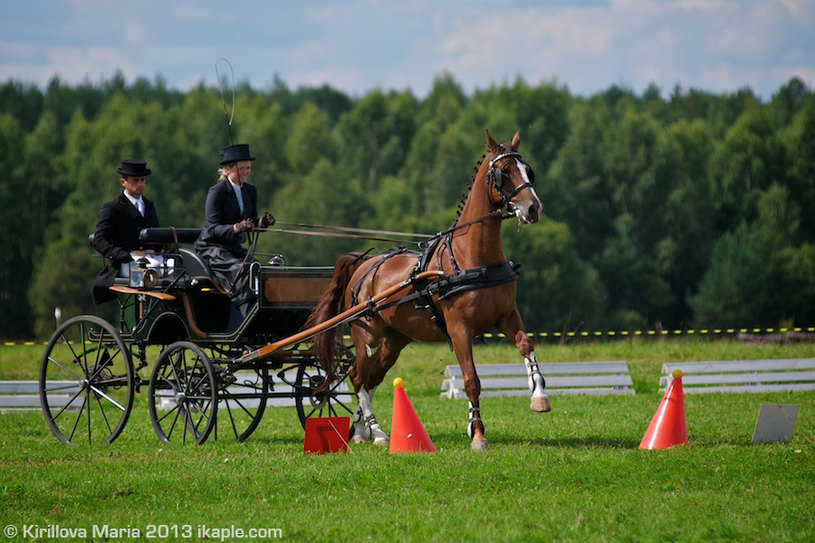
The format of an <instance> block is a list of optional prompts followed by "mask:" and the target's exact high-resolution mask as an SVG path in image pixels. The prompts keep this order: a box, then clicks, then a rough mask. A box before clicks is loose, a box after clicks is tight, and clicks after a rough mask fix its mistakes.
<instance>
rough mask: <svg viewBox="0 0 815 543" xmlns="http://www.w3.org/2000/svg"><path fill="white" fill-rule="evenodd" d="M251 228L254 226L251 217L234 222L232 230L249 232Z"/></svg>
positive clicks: (237, 232) (238, 232)
mask: <svg viewBox="0 0 815 543" xmlns="http://www.w3.org/2000/svg"><path fill="white" fill-rule="evenodd" d="M253 228H255V223H254V222H253V221H252V219H243V220H242V221H241V222H238V223H235V225H234V226H233V227H232V230H233V231H234V232H235V233H236V234H240V233H241V232H251V231H252V229H253Z"/></svg>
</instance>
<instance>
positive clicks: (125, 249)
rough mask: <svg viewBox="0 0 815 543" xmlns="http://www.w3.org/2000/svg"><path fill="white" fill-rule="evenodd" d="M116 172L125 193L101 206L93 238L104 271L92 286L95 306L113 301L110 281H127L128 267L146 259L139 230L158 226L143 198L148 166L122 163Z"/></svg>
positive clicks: (131, 161) (150, 204)
mask: <svg viewBox="0 0 815 543" xmlns="http://www.w3.org/2000/svg"><path fill="white" fill-rule="evenodd" d="M116 172H117V173H118V174H119V184H121V186H122V188H123V189H124V190H123V191H122V194H120V195H119V197H118V198H116V199H115V200H111V201H110V202H106V203H105V204H103V205H102V208H101V209H100V210H99V221H98V222H97V223H96V232H95V233H94V235H93V242H92V243H93V247H94V248H95V249H96V250H97V251H99V252H100V253H101V254H102V256H104V257H105V267H104V269H102V271H101V272H99V275H97V276H96V279H95V280H94V282H93V300H94V302H95V303H97V304H98V303H102V302H106V301H108V300H113V299H115V298H116V295H115V294H114V293H113V292H111V291H110V290H109V289H108V287H109V286H111V285H112V284H113V280H114V279H115V278H116V277H117V275H118V276H120V277H129V274H130V263H131V262H133V261H134V260H135V259H137V258H141V257H142V256H145V255H147V253H146V251H145V249H146V248H145V247H144V246H143V245H142V243H141V242H140V241H139V232H140V231H141V229H142V228H151V227H157V226H159V221H158V215H157V214H156V207H155V206H154V205H153V202H151V201H150V200H148V199H147V198H145V197H144V189H145V186H146V184H147V176H148V175H150V174H151V173H152V172H151V171H150V169H149V168H148V167H147V162H146V161H144V160H138V159H126V160H122V165H121V167H119V168H118V169H117V170H116ZM148 260H150V258H148ZM151 263H153V264H155V262H152V261H151Z"/></svg>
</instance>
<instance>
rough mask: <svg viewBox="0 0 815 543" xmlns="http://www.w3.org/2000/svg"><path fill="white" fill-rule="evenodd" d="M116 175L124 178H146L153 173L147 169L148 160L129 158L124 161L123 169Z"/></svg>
mask: <svg viewBox="0 0 815 543" xmlns="http://www.w3.org/2000/svg"><path fill="white" fill-rule="evenodd" d="M116 173H118V174H119V175H121V176H122V177H145V176H147V175H150V174H151V173H153V172H151V171H150V169H149V168H148V167H147V161H146V160H139V159H135V158H129V159H125V160H123V161H122V167H121V168H118V169H117V170H116Z"/></svg>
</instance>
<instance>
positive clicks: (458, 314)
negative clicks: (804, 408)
mask: <svg viewBox="0 0 815 543" xmlns="http://www.w3.org/2000/svg"><path fill="white" fill-rule="evenodd" d="M486 136H487V139H486V142H487V152H488V155H483V156H482V160H481V161H479V162H478V165H477V166H476V168H475V172H476V173H475V175H474V176H473V178H472V184H471V185H470V187H469V189H468V191H467V192H466V193H465V195H464V197H463V198H462V201H461V203H460V205H459V212H458V216H457V217H456V222H455V223H454V225H453V226H452V227H451V228H449V229H447V230H445V231H444V232H440V233H438V234H436V235H435V236H431V237H429V238H428V239H426V240H425V246H424V249H423V250H422V251H407V250H405V249H404V248H403V247H401V248H400V247H397V248H394V249H392V250H390V251H387V252H385V253H380V254H377V255H370V256H369V255H365V254H355V253H349V254H346V255H342V256H341V257H340V258H339V259H338V260H337V262H336V264H335V266H333V267H312V268H295V267H287V266H284V265H282V262H280V261H279V260H274V259H273V260H271V261H270V262H269V264H267V265H260V266H253V267H252V269H251V273H250V278H249V281H250V285H251V288H252V289H253V290H254V292H255V293H256V294H257V295H258V296H257V302H256V303H255V305H254V307H253V308H252V309H251V311H249V313H248V314H247V315H246V316H245V317H244V318H242V319H235V318H233V317H232V316H231V315H230V313H231V306H230V303H229V300H228V298H227V297H226V296H225V295H224V294H223V293H222V292H220V291H219V290H218V288H217V286H216V284H215V283H214V282H213V280H212V278H211V276H210V275H209V273H208V270H207V267H206V266H205V265H204V263H203V262H202V261H201V260H200V258H199V257H198V255H197V254H196V253H195V252H193V251H190V250H188V249H184V248H181V247H180V245H181V244H182V243H184V242H187V243H189V242H192V241H194V240H195V239H196V238H197V237H198V233H199V232H198V230H197V229H186V230H185V229H181V230H178V229H148V230H147V231H144V232H143V235H144V237H143V241H145V242H147V243H158V244H160V245H161V246H162V247H163V249H164V250H165V253H166V254H165V262H172V263H173V266H172V267H171V268H168V269H164V270H150V269H141V270H140V269H136V270H135V273H133V272H132V271H131V276H130V278H129V279H125V280H119V283H117V284H114V285H113V286H112V287H111V288H112V289H113V290H114V291H115V292H116V293H117V294H118V300H119V317H118V326H117V327H114V326H113V325H111V324H110V323H108V322H107V321H105V320H103V319H100V318H98V317H96V316H91V315H84V316H78V317H74V318H72V319H69V320H68V321H66V322H65V323H64V324H63V325H62V326H60V327H59V328H58V329H57V331H56V332H55V333H54V335H53V336H52V338H51V340H50V342H49V343H48V346H47V347H46V350H45V353H44V354H43V359H42V364H41V370H40V400H41V403H42V409H43V412H44V414H45V418H46V421H47V422H48V425H49V427H50V428H51V430H52V431H53V432H54V434H55V435H56V436H57V437H58V438H59V439H60V440H61V441H63V442H65V443H73V442H75V441H84V440H85V439H86V438H87V441H89V442H94V441H107V442H110V441H113V440H114V439H116V437H117V436H118V435H119V434H120V433H121V431H122V429H123V427H124V426H125V424H126V423H127V419H128V417H129V415H130V411H131V409H132V407H133V398H134V393H135V392H137V391H140V389H141V388H143V387H145V386H146V387H147V396H148V408H149V411H150V419H151V421H152V424H153V428H154V430H155V431H156V434H157V435H158V436H159V438H160V439H161V440H163V441H171V440H172V441H176V440H178V441H187V440H192V441H195V442H198V443H202V442H204V441H206V440H207V438H209V437H210V435H214V436H215V437H218V436H219V435H223V434H227V435H230V436H233V437H234V438H235V439H237V440H244V439H246V438H247V437H249V435H251V434H252V432H253V431H254V430H255V429H256V428H257V426H258V423H259V422H260V419H261V417H262V416H263V413H264V410H265V409H266V406H267V405H269V404H273V403H275V402H281V401H282V402H289V403H293V404H294V405H295V407H296V409H297V415H298V418H299V419H300V422H301V424H303V426H304V427H305V422H306V420H307V419H308V418H309V417H312V416H322V415H337V414H350V415H352V419H353V425H352V427H351V431H350V434H351V435H350V436H349V437H352V438H353V440H354V441H368V440H371V441H373V442H374V443H377V444H384V443H387V442H388V439H389V438H388V436H387V434H386V433H385V432H384V431H383V430H382V428H381V426H380V425H379V423H378V422H377V420H376V417H375V415H374V412H373V408H372V404H371V400H372V397H373V394H374V392H375V390H376V388H377V387H378V386H379V385H380V384H381V383H382V381H383V379H384V377H385V374H386V373H387V371H388V370H389V369H390V368H391V367H392V366H393V364H394V363H395V362H396V359H397V358H398V356H399V353H400V352H401V351H402V349H403V348H404V347H405V346H406V345H408V344H409V343H410V342H411V341H414V340H419V341H446V342H448V343H449V344H450V346H451V348H452V349H453V350H454V351H455V353H456V357H457V358H458V361H459V365H460V366H461V370H462V375H463V380H464V383H465V389H466V392H467V397H468V399H469V420H468V424H467V432H468V434H469V436H470V437H471V438H472V441H471V447H472V448H473V449H474V450H486V448H487V442H486V438H485V426H484V423H483V420H482V419H481V413H480V404H479V395H480V392H481V386H480V381H479V380H478V375H477V373H476V370H475V363H474V360H473V349H472V343H473V338H474V336H476V335H479V334H483V333H485V332H487V331H489V330H491V329H492V328H498V330H499V331H501V332H502V333H503V334H504V335H505V336H506V337H507V338H510V339H511V340H512V341H514V343H515V346H516V347H517V348H518V351H519V353H520V354H521V356H522V357H523V359H524V363H525V365H526V368H527V375H528V378H529V379H528V382H529V387H530V391H531V402H530V408H531V409H532V410H533V411H538V412H546V411H549V410H550V405H549V401H548V398H547V396H546V394H545V386H546V383H545V380H544V379H543V376H542V375H541V373H540V369H539V367H538V364H537V361H536V359H535V354H534V350H533V348H534V346H533V344H532V341H531V340H530V339H529V337H528V334H527V333H526V331H525V329H524V324H523V320H522V318H521V316H520V314H519V312H518V309H517V307H516V302H515V298H516V285H515V279H516V278H517V274H516V267H515V266H514V265H513V264H512V263H511V262H509V261H507V260H506V259H505V257H504V251H503V242H502V238H501V222H502V220H503V219H507V218H513V217H514V218H517V220H518V221H519V223H520V224H531V223H535V222H537V221H538V220H539V218H540V210H541V202H540V200H539V199H538V196H537V194H536V193H535V190H534V188H533V187H532V185H533V183H534V172H533V171H532V168H531V167H530V166H529V164H527V163H526V162H525V161H523V159H522V158H521V155H520V153H518V151H517V149H518V146H519V144H520V134H519V133H518V132H516V133H515V135H514V136H513V138H512V139H511V141H508V142H507V143H505V144H499V143H497V142H496V141H495V140H493V139H492V137H491V136H490V134H489V132H487V135H486ZM487 156H488V157H489V158H488V159H487ZM485 159H486V160H485ZM347 230H351V231H355V232H361V231H362V230H361V229H356V228H354V229H347ZM368 232H371V231H368ZM380 233H382V232H380ZM391 234H394V233H393V232H391ZM371 239H378V238H371ZM345 325H348V326H349V328H350V332H351V344H346V343H345V336H344V335H338V333H337V332H338V331H339V330H340V329H341V328H342V327H343V326H345ZM156 350H158V354H157V356H156V358H155V364H154V365H153V366H152V368H151V369H150V368H149V365H150V360H151V359H152V357H153V354H152V353H154V352H155V351H156ZM148 371H149V378H147V373H148Z"/></svg>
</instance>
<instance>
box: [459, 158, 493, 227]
mask: <svg viewBox="0 0 815 543" xmlns="http://www.w3.org/2000/svg"><path fill="white" fill-rule="evenodd" d="M485 158H487V155H481V160H479V161H478V162H476V163H475V168H473V172H475V173H473V175H472V177H470V184H469V185H468V186H467V190H465V191H464V192H463V193H462V194H461V200H459V202H458V211H457V212H456V221H458V220H459V219H460V218H461V212H462V211H464V204H465V203H466V202H467V197H468V196H469V195H470V191H472V190H473V185H474V184H475V174H476V173H478V168H480V167H481V163H482V162H483V161H484V159H485Z"/></svg>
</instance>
